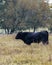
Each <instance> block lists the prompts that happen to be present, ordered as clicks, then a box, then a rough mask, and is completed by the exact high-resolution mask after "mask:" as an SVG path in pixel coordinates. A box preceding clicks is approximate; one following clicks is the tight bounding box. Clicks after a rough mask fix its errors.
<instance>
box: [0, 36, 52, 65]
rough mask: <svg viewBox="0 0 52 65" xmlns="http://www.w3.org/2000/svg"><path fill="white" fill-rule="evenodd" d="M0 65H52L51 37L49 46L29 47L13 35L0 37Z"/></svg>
mask: <svg viewBox="0 0 52 65" xmlns="http://www.w3.org/2000/svg"><path fill="white" fill-rule="evenodd" d="M0 65H52V35H50V36H49V45H43V44H42V43H40V44H37V43H36V44H35V43H33V44H31V45H30V46H28V45H26V44H24V42H23V41H21V40H16V39H15V35H0Z"/></svg>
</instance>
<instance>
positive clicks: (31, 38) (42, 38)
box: [16, 31, 49, 45]
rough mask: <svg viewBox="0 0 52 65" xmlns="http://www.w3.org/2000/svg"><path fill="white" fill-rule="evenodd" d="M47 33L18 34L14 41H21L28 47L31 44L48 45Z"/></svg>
mask: <svg viewBox="0 0 52 65" xmlns="http://www.w3.org/2000/svg"><path fill="white" fill-rule="evenodd" d="M48 36H49V35H48V32H47V31H41V32H37V33H35V32H19V33H18V34H17V36H16V39H21V40H23V41H24V43H26V44H28V45H30V44H31V43H32V42H35V43H40V42H42V43H43V44H48Z"/></svg>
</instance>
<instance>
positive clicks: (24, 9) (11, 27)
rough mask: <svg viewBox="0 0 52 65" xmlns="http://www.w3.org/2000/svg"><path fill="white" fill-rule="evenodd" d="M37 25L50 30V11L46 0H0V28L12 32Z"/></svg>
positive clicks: (51, 29) (51, 21)
mask: <svg viewBox="0 0 52 65" xmlns="http://www.w3.org/2000/svg"><path fill="white" fill-rule="evenodd" d="M38 27H47V28H48V29H49V30H50V31H52V11H51V10H50V7H49V4H48V0H47V2H45V0H0V28H1V29H4V30H5V32H7V33H8V34H9V33H11V34H12V33H13V32H14V31H17V30H19V31H22V30H26V29H29V30H30V28H32V29H34V31H35V29H37V28H38Z"/></svg>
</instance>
